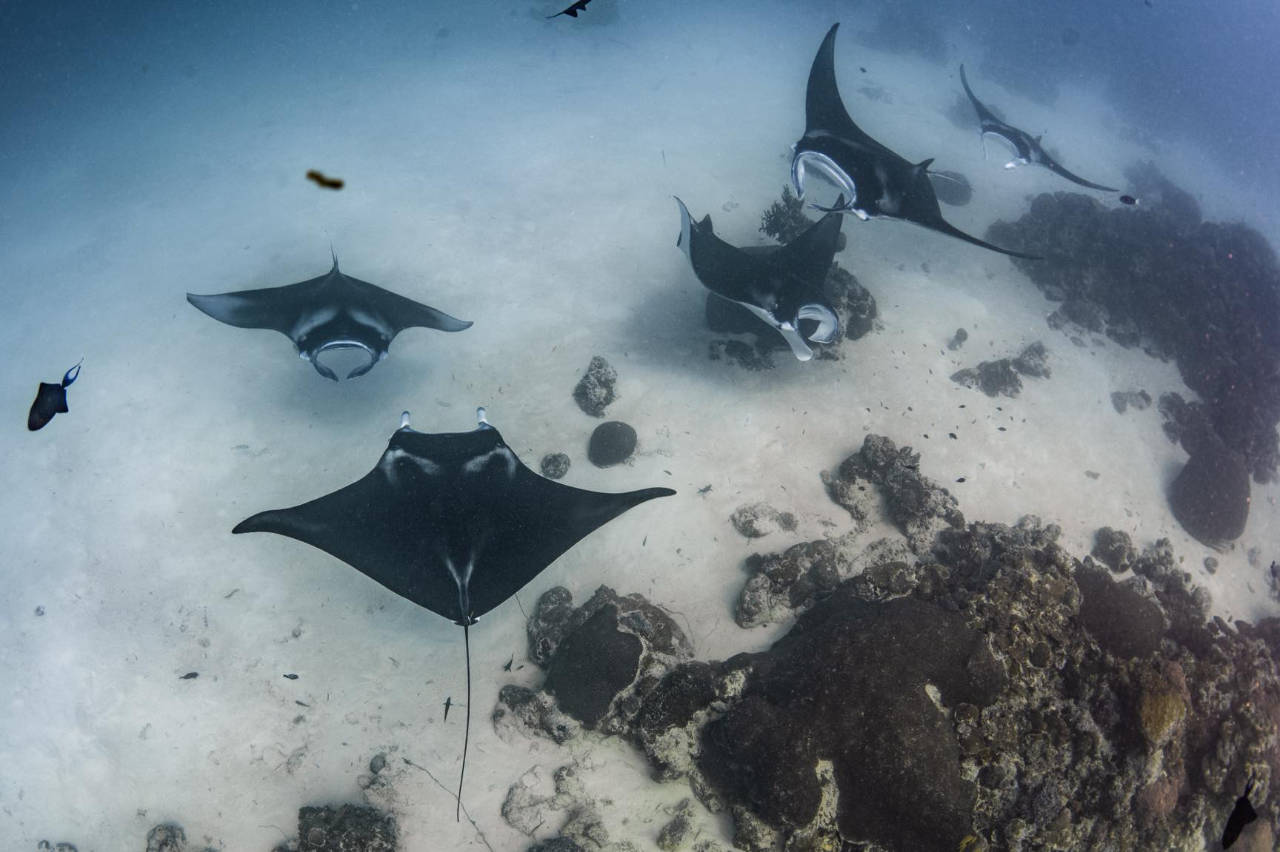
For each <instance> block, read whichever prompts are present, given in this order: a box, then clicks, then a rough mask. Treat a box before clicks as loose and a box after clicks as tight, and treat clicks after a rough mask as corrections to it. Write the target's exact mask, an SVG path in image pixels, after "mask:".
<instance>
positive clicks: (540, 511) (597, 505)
mask: <svg viewBox="0 0 1280 852" xmlns="http://www.w3.org/2000/svg"><path fill="white" fill-rule="evenodd" d="M477 420H478V421H479V422H478V426H477V428H476V429H474V430H472V431H470V432H453V433H445V434H428V433H425V432H417V431H415V430H413V429H411V428H410V427H409V412H407V411H406V412H405V413H404V414H403V415H402V417H401V424H400V428H399V429H397V430H396V431H395V433H394V434H392V436H391V441H390V442H389V443H388V445H387V449H386V450H385V451H384V452H383V454H382V458H380V459H379V460H378V464H377V465H376V466H375V467H374V468H373V470H371V471H370V472H369V473H368V474H366V475H365V476H364V477H363V478H362V479H359V480H357V481H356V482H353V483H352V484H350V485H348V486H346V487H345V488H340V489H339V490H337V491H335V492H333V493H332V494H328V495H326V496H324V497H320V498H319V499H316V500H312V501H311V502H309V503H303V504H302V505H300V506H294V507H293V508H291V509H276V510H272V511H267V512H259V513H258V514H256V515H254V516H252V517H250V518H247V519H245V520H243V521H241V522H240V523H239V524H237V525H236V527H235V529H233V530H232V532H233V533H247V532H273V533H277V534H279V535H284V536H288V537H290V538H295V539H297V540H298V541H301V542H305V543H306V544H309V545H311V546H312V547H317V548H319V549H321V550H323V551H325V552H326V553H329V554H331V555H333V556H336V557H337V558H338V559H341V560H342V561H343V562H346V563H347V564H348V565H350V566H351V567H353V568H355V569H356V570H357V571H359V572H361V573H362V574H364V575H366V576H368V577H370V578H372V579H374V580H376V581H377V582H379V583H381V584H382V585H383V586H386V587H387V588H388V589H390V590H391V591H393V592H395V593H396V594H397V595H400V596H401V597H403V598H407V599H408V600H411V601H413V602H414V603H416V604H417V605H418V606H421V607H424V608H425V609H429V610H431V611H432V612H434V613H436V614H438V615H442V616H444V617H445V618H448V619H451V620H453V622H454V623H456V624H460V625H462V636H463V644H464V647H465V648H466V659H467V723H466V734H465V735H464V739H463V743H462V772H461V773H460V774H459V777H458V810H457V814H456V816H458V817H459V818H461V809H462V779H463V775H465V773H466V768H467V745H468V743H469V742H470V738H471V637H470V633H469V629H470V626H471V625H472V624H475V623H476V621H477V619H479V618H480V616H482V615H484V614H485V613H487V612H489V611H490V610H492V609H493V608H494V607H496V606H497V605H498V604H500V603H502V602H503V601H505V600H506V599H507V598H509V597H511V596H512V595H514V594H515V593H516V592H517V591H519V590H520V588H521V587H522V586H524V585H525V584H526V583H528V582H529V581H530V580H532V579H533V578H534V577H536V576H537V575H538V574H539V573H541V572H542V570H543V569H545V568H546V567H547V566H548V565H550V564H551V563H552V562H554V561H555V560H556V559H557V558H559V556H560V555H561V554H563V553H564V552H565V551H566V550H568V549H569V548H571V547H573V545H575V544H576V543H577V542H578V541H580V540H581V539H582V538H584V537H585V536H587V535H588V534H590V533H591V532H592V531H594V530H595V529H597V528H599V527H601V526H603V525H604V524H607V523H608V522H609V521H611V520H613V519H614V518H616V517H617V516H618V515H621V514H622V513H623V512H625V511H627V510H628V509H630V508H632V507H633V506H637V505H639V504H640V503H643V502H645V501H647V500H652V499H653V498H655V497H666V496H669V495H672V494H675V493H676V492H674V491H672V490H671V489H670V488H645V489H642V490H639V491H628V492H625V493H621V494H604V493H600V492H596V491H584V490H583V489H581V488H573V487H571V486H568V485H562V484H560V483H558V482H553V481H551V480H550V479H544V478H543V477H541V476H538V475H537V474H536V473H534V472H533V471H532V470H530V469H529V468H527V467H525V466H524V464H523V463H521V461H520V459H519V458H517V457H516V454H515V453H514V452H512V451H511V448H510V447H509V446H508V445H507V443H506V442H505V441H504V440H503V439H502V435H501V434H499V433H498V430H497V429H494V428H493V427H492V426H490V425H489V422H488V420H486V419H485V411H484V409H483V408H481V409H479V410H478V411H477Z"/></svg>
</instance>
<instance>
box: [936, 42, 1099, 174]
mask: <svg viewBox="0 0 1280 852" xmlns="http://www.w3.org/2000/svg"><path fill="white" fill-rule="evenodd" d="M960 83H961V84H962V85H963V86H964V93H965V94H966V95H968V96H969V101H970V102H971V103H972V104H973V108H974V110H975V111H976V112H977V113H978V123H979V124H980V126H981V130H980V131H979V134H980V135H981V137H982V154H983V156H984V157H985V156H986V153H987V137H988V136H993V137H995V138H996V139H999V140H1000V141H1001V142H1003V143H1004V144H1005V145H1007V146H1008V147H1009V150H1010V152H1011V153H1012V154H1013V159H1012V160H1010V161H1009V162H1007V163H1005V164H1004V167H1005V168H1006V169H1012V168H1015V167H1017V166H1027V165H1035V166H1044V167H1045V168H1046V169H1048V170H1049V171H1051V172H1053V173H1054V174H1056V175H1060V176H1061V177H1064V178H1066V179H1067V180H1069V181H1071V182H1072V183H1077V184H1079V185H1080V186H1087V187H1089V188H1090V189H1100V190H1102V191H1103V192H1119V191H1120V190H1118V189H1116V188H1115V187H1111V186H1103V185H1102V184H1100V183H1094V182H1093V181H1088V180H1085V179H1084V178H1082V177H1080V176H1079V175H1077V174H1074V173H1072V172H1069V171H1067V170H1066V169H1064V168H1063V167H1062V164H1061V163H1059V162H1058V161H1057V160H1055V159H1054V158H1053V157H1051V156H1049V153H1048V152H1047V151H1045V149H1044V148H1043V147H1042V146H1041V145H1040V137H1039V136H1032V135H1031V134H1030V133H1028V132H1027V131H1025V130H1021V129H1019V128H1017V127H1014V126H1013V125H1012V124H1006V123H1005V122H1003V121H1001V120H1000V119H998V118H996V116H995V113H993V112H992V111H991V110H989V109H987V107H986V106H985V105H984V104H983V103H982V101H980V100H978V98H977V96H975V95H974V94H973V89H970V88H969V78H968V77H966V76H965V73H964V66H963V65H961V66H960Z"/></svg>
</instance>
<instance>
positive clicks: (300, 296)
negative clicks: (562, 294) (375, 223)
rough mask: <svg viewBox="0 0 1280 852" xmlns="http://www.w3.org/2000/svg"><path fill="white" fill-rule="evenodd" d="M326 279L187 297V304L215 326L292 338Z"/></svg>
mask: <svg viewBox="0 0 1280 852" xmlns="http://www.w3.org/2000/svg"><path fill="white" fill-rule="evenodd" d="M326 277H327V276H323V275H322V276H320V277H319V278H312V279H310V280H307V281H301V282H299V283H297V284H289V285H286V286H284V287H263V288H261V289H258V290H237V291H236V292H234V293H214V294H210V295H205V296H202V295H199V294H197V293H188V294H187V301H188V302H190V303H191V304H192V305H193V306H195V307H196V308H197V309H199V310H200V311H203V312H204V313H206V314H208V315H209V316H211V317H213V318H214V319H216V320H217V321H218V322H224V323H226V324H227V325H233V326H235V327H236V328H267V329H273V330H275V331H278V332H280V333H281V334H283V335H285V336H286V337H290V338H291V337H292V334H291V333H292V331H293V329H294V328H295V327H296V326H297V324H298V320H299V319H300V318H301V317H302V315H303V314H304V313H305V312H306V311H307V310H308V309H309V308H310V306H311V304H312V303H313V294H314V292H315V289H316V288H317V287H318V286H319V285H320V284H321V283H323V282H324V280H325V278H326Z"/></svg>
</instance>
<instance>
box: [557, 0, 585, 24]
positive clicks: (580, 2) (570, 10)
mask: <svg viewBox="0 0 1280 852" xmlns="http://www.w3.org/2000/svg"><path fill="white" fill-rule="evenodd" d="M590 2H591V0H577V2H576V3H572V4H570V5H569V6H568V7H567V8H565V9H562V10H560V11H559V12H556V13H555V14H554V15H547V20H548V21H549V20H551V19H552V18H558V17H560V16H561V15H568V16H569V17H570V18H576V17H578V13H579V12H585V11H587V4H588V3H590Z"/></svg>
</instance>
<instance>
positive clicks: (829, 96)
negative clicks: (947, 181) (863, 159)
mask: <svg viewBox="0 0 1280 852" xmlns="http://www.w3.org/2000/svg"><path fill="white" fill-rule="evenodd" d="M839 28H840V24H839V23H835V24H832V25H831V29H829V30H827V35H826V38H824V39H823V40H822V45H821V46H820V47H819V48H818V55H817V56H815V57H814V59H813V65H812V67H810V69H809V83H808V85H807V87H806V88H805V94H804V118H805V127H804V131H805V135H806V136H810V135H814V134H830V135H833V136H838V137H841V138H842V139H844V140H845V141H847V142H849V143H852V144H854V145H855V146H857V147H861V148H865V149H867V150H869V151H874V152H877V153H880V154H885V155H888V156H890V157H897V156H898V155H897V154H895V153H894V152H893V151H890V150H889V149H888V148H886V147H885V146H884V145H881V144H880V143H879V142H877V141H876V140H875V139H872V138H871V137H870V136H869V135H867V134H866V133H865V132H864V131H863V130H862V128H860V127H858V125H857V124H855V123H854V121H853V119H852V118H850V117H849V111H848V110H847V109H845V106H844V101H843V100H842V99H841V97H840V89H839V87H838V86H837V85H836V59H835V57H836V30H838V29H839Z"/></svg>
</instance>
